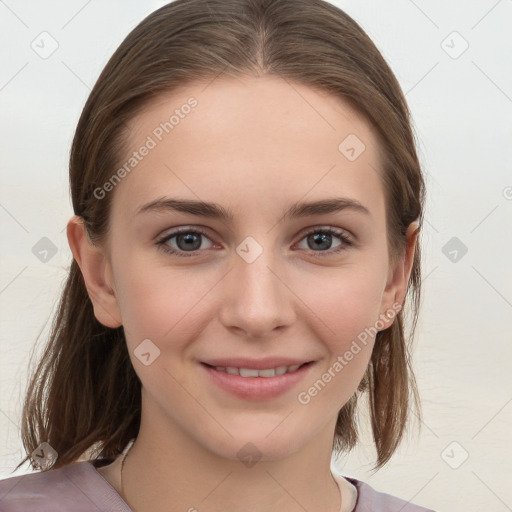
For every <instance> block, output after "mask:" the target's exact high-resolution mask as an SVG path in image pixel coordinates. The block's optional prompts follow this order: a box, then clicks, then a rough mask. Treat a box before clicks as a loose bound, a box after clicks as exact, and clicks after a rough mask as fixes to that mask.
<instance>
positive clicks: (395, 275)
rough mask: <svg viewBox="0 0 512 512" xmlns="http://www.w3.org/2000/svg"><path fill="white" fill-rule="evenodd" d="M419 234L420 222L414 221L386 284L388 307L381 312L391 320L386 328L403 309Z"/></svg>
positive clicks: (409, 227) (385, 299)
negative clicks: (400, 255)
mask: <svg viewBox="0 0 512 512" xmlns="http://www.w3.org/2000/svg"><path fill="white" fill-rule="evenodd" d="M418 234H419V222H418V221H414V222H411V224H409V226H408V228H407V231H406V233H405V238H406V248H405V252H404V254H403V256H402V257H401V259H400V260H399V261H398V262H397V264H396V266H395V268H394V269H393V272H392V274H391V276H390V278H389V280H388V282H387V284H386V289H385V291H384V296H383V301H382V304H383V306H384V307H385V308H386V309H385V310H384V311H382V313H381V318H382V315H383V314H384V316H385V317H386V318H388V319H389V322H387V323H386V327H385V329H387V328H388V327H390V326H391V324H392V323H393V321H394V317H395V316H396V315H397V314H398V312H399V311H401V309H402V306H403V303H404V300H405V294H406V292H407V285H408V283H409V278H410V276H411V272H412V267H413V264H414V254H415V252H416V241H417V238H418ZM390 311H395V313H394V314H387V313H388V312H390Z"/></svg>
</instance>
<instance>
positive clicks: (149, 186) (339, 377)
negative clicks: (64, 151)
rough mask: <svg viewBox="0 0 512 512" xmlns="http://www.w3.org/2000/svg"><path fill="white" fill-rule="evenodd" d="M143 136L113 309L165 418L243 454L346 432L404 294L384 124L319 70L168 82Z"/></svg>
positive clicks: (115, 252)
mask: <svg viewBox="0 0 512 512" xmlns="http://www.w3.org/2000/svg"><path fill="white" fill-rule="evenodd" d="M191 97H193V98H194V100H189V98H191ZM187 104H188V105H189V106H190V108H187V107H184V105H187ZM176 110H177V111H176ZM173 113H175V114H176V115H175V118H174V119H173V120H172V121H171V122H172V127H171V128H170V126H171V125H170V124H169V118H170V116H171V115H172V114H173ZM177 119H178V121H176V120H177ZM166 122H167V123H168V124H167V125H165V123H166ZM161 123H162V124H161ZM347 137H348V139H347ZM344 141H345V142H344ZM128 142H129V147H130V148H131V151H136V152H137V155H132V152H130V153H129V154H128V155H127V157H126V161H125V162H123V163H127V164H128V165H127V166H126V167H125V170H126V169H129V172H126V173H122V172H121V173H120V174H118V176H120V177H121V178H122V179H121V180H120V181H119V180H118V181H119V182H118V183H117V181H116V185H115V186H112V187H108V186H107V187H104V188H103V189H102V190H104V191H105V194H107V193H110V194H113V203H112V210H111V230H110V232H109V236H108V239H107V241H106V245H105V255H106V256H105V257H106V267H105V268H106V276H107V280H108V282H109V284H110V286H111V288H112V297H113V299H112V300H111V301H110V302H108V301H105V302H103V306H102V307H101V308H100V307H96V308H95V311H97V316H98V319H99V320H100V321H102V322H103V323H108V322H109V321H110V322H114V320H113V319H117V321H118V322H119V323H122V325H123V327H124V331H125V334H126V338H127V344H128V348H129V352H130V357H131V360H132V363H133V366H134V368H135V371H136V372H137V374H138V376H139V378H140V380H141V382H142V387H143V416H145V417H148V418H151V423H150V424H151V425H152V427H151V428H153V429H154V430H155V432H157V431H159V432H163V431H167V432H168V431H169V430H171V431H174V432H178V431H179V432H180V433H181V435H183V436H185V437H186V438H187V439H188V440H191V441H193V442H194V443H196V444H197V445H198V446H200V447H202V448H204V449H206V450H208V451H210V452H212V453H215V454H217V455H219V456H222V457H225V458H230V459H235V458H237V457H239V456H240V455H237V454H238V452H239V450H240V449H241V448H242V447H244V446H248V445H247V443H252V445H251V446H255V447H256V448H257V450H258V452H259V454H260V456H261V457H262V458H263V459H264V460H265V459H268V460H270V459H273V458H279V457H284V456H286V455H287V454H290V453H292V452H295V451H297V450H299V449H300V448H301V447H302V446H305V445H306V444H308V443H311V442H314V441H315V440H317V439H320V438H323V439H324V440H326V439H329V443H332V435H333V433H334V427H335V422H336V418H337V414H338V411H339V410H340V408H341V407H342V406H343V405H344V404H345V403H346V402H347V400H348V399H349V398H350V396H351V395H352V394H353V393H354V391H355V390H356V388H357V386H358V384H359V382H360V381H361V378H362V377H363V374H364V372H365V369H366V367H367V364H368V361H369V358H370V356H371V351H372V348H373V343H374V336H375V330H382V329H384V328H386V327H389V325H391V323H392V318H393V315H394V314H396V312H397V309H396V303H397V293H398V292H397V290H398V287H397V283H399V281H397V279H396V275H395V273H394V272H393V270H394V269H393V268H392V267H391V266H390V259H389V256H388V246H387V234H386V217H385V214H386V210H385V201H384V189H383V186H382V183H381V180H380V177H379V172H380V171H379V170H380V167H381V161H380V157H379V147H378V143H377V137H376V134H375V133H374V132H373V130H372V128H371V126H370V125H369V124H368V123H367V122H366V121H365V119H364V118H363V117H362V116H361V115H359V114H358V113H357V112H356V111H355V110H354V109H352V108H351V107H350V106H349V105H348V104H346V103H343V102H342V101H341V100H339V99H337V98H334V97H332V96H330V95H326V94H324V93H320V92H318V91H315V90H313V89H311V88H308V87H304V86H301V85H297V84H294V85H293V87H292V86H291V85H290V84H288V83H287V82H286V81H283V80H281V79H278V78H270V77H262V78H244V79H232V78H228V79H216V80H215V81H213V82H212V83H210V85H208V86H207V87H206V88H205V84H196V85H191V86H187V87H186V88H183V89H182V90H180V91H174V92H172V94H168V95H164V96H160V97H159V98H158V100H156V101H154V102H153V103H152V104H150V106H149V107H148V108H147V109H146V110H145V111H144V112H143V113H142V114H140V115H138V116H137V117H136V118H135V119H133V121H132V123H131V133H130V138H129V141H128ZM363 144H364V146H363ZM143 146H145V147H146V148H147V149H146V150H140V148H141V147H143ZM130 157H133V158H135V159H136V161H135V160H132V161H129V159H130ZM130 162H131V163H130ZM98 195H102V192H98ZM99 200H102V199H99ZM172 200H174V201H181V203H178V202H174V203H173V202H172ZM192 201H194V202H196V201H200V202H202V203H212V204H213V203H214V206H210V207H209V208H207V209H206V210H205V209H203V210H201V209H199V208H197V206H195V207H194V206H191V205H190V203H189V205H188V207H187V206H186V205H185V202H192ZM336 201H338V202H336ZM303 203H307V204H311V205H313V203H316V206H315V205H313V206H311V205H310V206H309V207H307V206H304V205H303ZM301 205H302V206H301ZM333 205H337V207H333ZM173 206H174V208H173ZM214 213H215V215H214ZM221 213H222V214H224V215H221ZM178 230H179V231H180V233H177V231H178ZM97 300H98V299H97ZM95 306H97V305H96V304H95ZM101 309H102V310H104V312H105V311H108V318H110V320H108V318H107V317H106V316H105V314H104V313H102V312H100V310H101ZM386 314H387V316H386ZM375 326H377V329H375ZM372 328H373V330H372ZM365 329H366V330H365ZM144 340H146V341H144ZM363 340H364V341H363ZM141 343H142V345H141ZM348 352H350V353H351V354H352V357H350V355H349V354H348ZM226 360H227V361H226ZM303 363H308V364H305V365H303V366H300V367H299V368H298V369H297V370H294V368H293V365H295V366H296V364H301V365H302V364H303ZM207 364H209V365H211V366H221V367H223V368H228V370H227V371H223V370H221V369H219V370H215V369H213V368H212V367H209V366H207ZM282 366H287V367H288V368H287V370H288V371H289V373H286V374H285V375H281V376H274V377H263V376H259V377H251V376H245V377H244V376H243V375H234V374H235V373H238V372H239V370H238V369H236V370H234V368H240V367H242V368H247V369H249V370H253V372H254V368H258V367H259V368H260V369H261V368H266V369H268V370H270V369H271V368H276V367H282ZM290 366H292V368H289V367H290ZM291 370H294V371H291ZM281 371H283V370H282V369H281V370H278V372H277V373H280V372H281ZM253 372H245V370H242V373H243V374H245V375H255V374H254V373H253ZM263 373H265V372H263ZM266 373H267V374H268V375H272V371H269V372H266ZM258 375H262V374H258ZM266 379H268V380H266ZM251 449H254V448H251Z"/></svg>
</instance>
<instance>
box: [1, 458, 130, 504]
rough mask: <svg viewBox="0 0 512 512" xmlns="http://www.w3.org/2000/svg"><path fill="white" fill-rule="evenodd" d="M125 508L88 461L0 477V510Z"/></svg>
mask: <svg viewBox="0 0 512 512" xmlns="http://www.w3.org/2000/svg"><path fill="white" fill-rule="evenodd" d="M43 510H44V511H50V510H51V511H52V512H86V511H87V512H90V511H91V510H101V511H105V512H107V511H112V512H113V511H114V510H116V511H126V512H130V511H129V509H128V508H127V507H126V504H125V503H124V502H122V500H120V497H119V495H118V494H117V493H116V492H115V490H114V489H113V488H112V487H111V486H110V485H109V484H108V483H107V482H106V480H104V479H103V478H102V477H101V475H100V474H99V473H98V472H97V471H96V468H95V467H94V466H93V465H92V464H91V463H90V462H89V461H83V462H73V463H71V464H68V465H67V466H64V467H62V468H58V469H49V470H47V471H41V472H37V473H29V474H26V475H21V476H15V477H11V478H6V479H4V480H0V512H22V511H23V512H36V511H37V512H41V511H43Z"/></svg>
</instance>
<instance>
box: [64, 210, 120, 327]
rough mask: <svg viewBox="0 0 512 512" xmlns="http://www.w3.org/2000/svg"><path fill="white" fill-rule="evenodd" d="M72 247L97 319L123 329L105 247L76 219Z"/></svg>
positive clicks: (69, 233) (71, 225)
mask: <svg viewBox="0 0 512 512" xmlns="http://www.w3.org/2000/svg"><path fill="white" fill-rule="evenodd" d="M67 236H68V243H69V247H70V248H71V252H72V253H73V257H74V258H75V260H76V262H77V264H78V266H79V267H80V270H81V272H82V276H83V278H84V282H85V286H86V288H87V293H88V294H89V298H90V299H91V302H92V304H93V307H94V316H95V317H96V319H97V320H98V322H100V323H101V324H103V325H105V326H106V327H111V328H115V327H119V326H121V325H122V320H121V314H120V310H119V305H118V303H117V298H116V294H115V290H114V288H113V283H110V282H109V275H110V274H109V271H110V262H109V261H108V258H107V255H106V254H105V251H104V249H103V248H102V247H100V246H96V245H94V244H93V243H92V242H91V241H90V240H89V238H88V236H87V233H86V230H85V226H84V223H83V219H82V218H81V217H79V216H76V215H74V216H73V217H71V219H70V220H69V222H68V225H67Z"/></svg>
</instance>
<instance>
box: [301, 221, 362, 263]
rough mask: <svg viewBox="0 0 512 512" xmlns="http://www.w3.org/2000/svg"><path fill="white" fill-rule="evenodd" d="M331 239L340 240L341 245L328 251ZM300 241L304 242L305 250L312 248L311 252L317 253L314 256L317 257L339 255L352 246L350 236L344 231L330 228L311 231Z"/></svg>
mask: <svg viewBox="0 0 512 512" xmlns="http://www.w3.org/2000/svg"><path fill="white" fill-rule="evenodd" d="M333 237H335V238H338V239H339V240H341V243H339V244H338V245H336V246H335V247H334V249H330V250H329V247H330V246H331V245H332V243H333ZM302 240H305V241H306V244H307V247H306V249H311V248H312V250H313V252H315V253H317V254H315V256H319V257H324V256H329V255H332V254H336V253H339V252H340V251H343V250H345V249H347V248H348V247H350V246H352V245H353V242H352V240H351V238H350V236H349V235H348V234H347V233H346V232H345V231H343V230H341V229H335V228H331V227H327V228H315V229H312V230H310V231H308V232H307V233H306V234H305V236H304V238H302ZM317 249H320V251H318V250H317ZM323 253H325V254H323Z"/></svg>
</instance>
